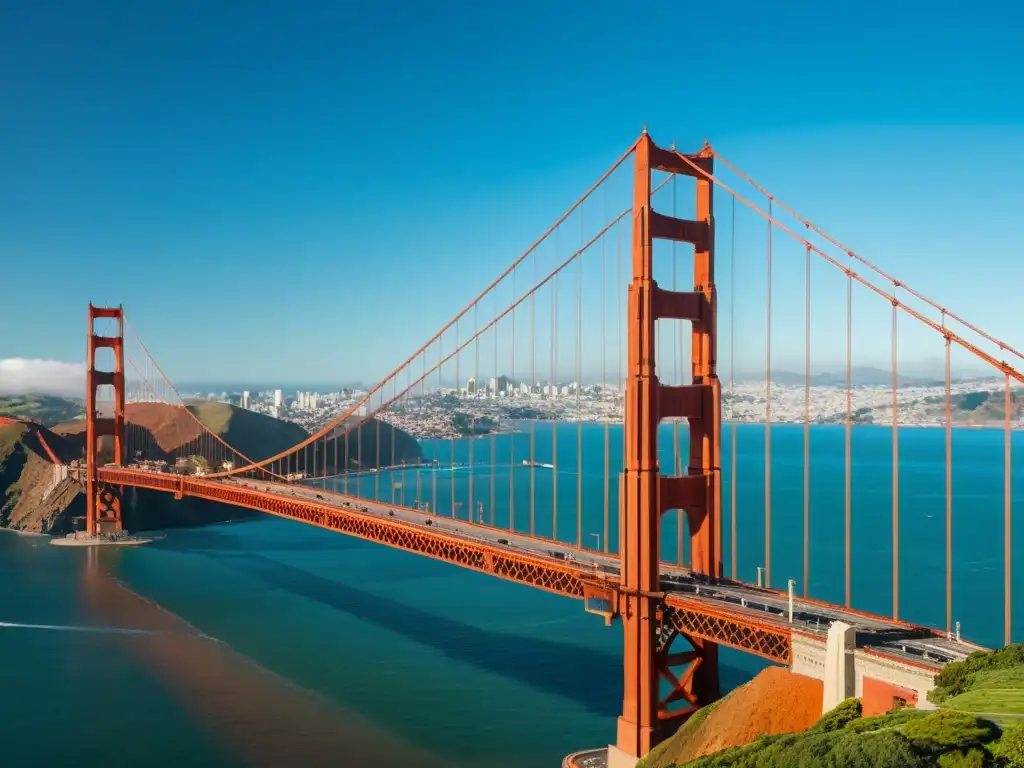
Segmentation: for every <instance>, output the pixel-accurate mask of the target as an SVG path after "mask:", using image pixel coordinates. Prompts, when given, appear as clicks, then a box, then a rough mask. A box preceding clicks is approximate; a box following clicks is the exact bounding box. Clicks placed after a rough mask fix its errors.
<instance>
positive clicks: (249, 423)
mask: <svg viewBox="0 0 1024 768" xmlns="http://www.w3.org/2000/svg"><path fill="white" fill-rule="evenodd" d="M188 410H189V411H190V412H191V413H192V414H193V415H194V416H195V417H196V418H197V419H199V421H201V422H202V423H203V425H204V426H205V427H206V428H207V429H209V430H210V431H212V432H215V433H216V434H218V435H220V436H221V437H222V438H223V439H224V441H225V442H226V443H227V444H228V445H230V446H232V447H234V448H236V449H237V450H239V451H241V452H242V453H244V454H245V455H246V456H248V457H249V458H250V459H252V460H254V461H260V460H262V459H265V458H267V457H268V456H273V455H275V454H277V453H280V452H281V451H284V450H287V449H288V448H291V447H292V446H293V445H296V444H297V443H300V442H302V441H303V440H305V439H306V438H307V437H309V433H307V432H306V430H304V429H303V428H302V427H300V426H299V425H297V424H293V423H291V422H288V421H282V420H281V419H275V418H273V417H271V416H267V415H265V414H262V413H256V412H255V411H248V410H245V409H243V408H238V407H237V406H234V405H228V404H227V403H217V402H212V401H201V402H196V403H192V404H190V405H188ZM125 416H126V418H127V420H128V425H127V427H126V429H128V430H129V431H131V432H133V433H134V434H133V439H132V440H131V442H132V443H134V444H138V445H142V444H145V443H149V444H152V445H154V446H155V447H156V450H155V451H152V452H151V455H150V456H148V457H147V458H151V459H167V460H169V461H173V460H174V459H176V458H177V457H178V456H181V455H187V454H189V453H192V452H194V448H193V445H192V443H193V441H194V440H195V439H196V438H197V437H198V436H199V434H200V432H201V431H202V430H201V429H200V427H199V425H198V424H197V423H196V421H195V419H193V418H192V417H190V416H189V415H188V414H187V413H185V412H184V410H183V409H182V408H181V407H180V406H178V407H175V406H170V405H165V404H163V403H129V404H128V405H127V406H125ZM84 430H85V422H84V421H73V422H69V423H65V424H58V425H57V426H55V427H54V431H55V432H57V433H59V434H62V435H65V436H67V437H68V439H69V440H70V441H71V442H72V444H73V445H77V446H78V447H79V451H80V452H81V451H84V447H85V440H84ZM378 431H379V433H380V452H379V454H378V451H377V434H378ZM144 438H148V439H144ZM392 440H394V456H395V460H396V462H400V461H401V460H402V459H404V460H405V461H407V462H414V461H417V460H419V458H420V456H421V455H422V454H421V451H420V445H419V443H418V442H417V441H416V439H415V438H413V437H412V436H411V435H409V434H408V433H407V432H404V431H402V430H401V429H395V428H394V427H392V426H391V425H390V424H387V423H386V422H378V421H377V420H375V419H371V420H370V421H367V422H366V423H364V424H362V425H361V426H360V428H359V429H358V430H356V431H354V432H353V433H352V434H350V435H349V436H348V441H349V447H348V452H347V454H346V451H345V440H344V439H342V438H339V439H338V440H337V450H338V461H337V465H335V461H334V444H335V441H334V440H333V439H332V440H328V442H327V466H328V468H329V469H333V468H334V467H335V466H337V467H338V468H339V471H340V470H343V469H344V464H345V457H346V455H347V456H348V459H349V465H350V466H351V467H352V468H353V469H356V468H359V467H364V468H365V467H376V466H377V459H378V455H379V458H380V464H381V465H387V464H390V463H391V457H392ZM107 443H109V441H107ZM104 445H105V444H104V442H103V441H101V449H102V446H104ZM320 445H321V446H322V444H320ZM108 449H109V446H108ZM321 450H322V449H321ZM360 450H361V451H362V456H360ZM307 453H308V454H309V455H308V460H309V462H310V463H312V461H313V452H312V450H310V451H308V452H307ZM306 458H307V457H306V456H304V455H303V454H302V452H300V454H299V456H298V457H297V460H296V461H297V464H293V469H294V470H295V471H306V470H307V468H306V467H305V466H304V462H305V460H306ZM323 461H324V457H323V453H322V452H318V453H317V456H316V462H317V465H318V468H319V469H320V470H322V469H323ZM309 469H310V470H312V467H310V468H309Z"/></svg>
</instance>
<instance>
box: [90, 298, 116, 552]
mask: <svg viewBox="0 0 1024 768" xmlns="http://www.w3.org/2000/svg"><path fill="white" fill-rule="evenodd" d="M101 318H110V319H111V320H116V321H117V330H116V335H115V336H105V335H104V336H99V335H97V334H96V320H98V319H101ZM88 322H89V328H88V334H87V336H86V350H87V358H86V361H87V362H86V365H87V367H86V374H85V388H86V392H85V461H86V489H85V494H86V495H85V498H86V501H85V505H86V516H85V521H86V522H85V528H86V532H87V533H88V534H90V535H93V534H95V533H96V532H97V531H102V532H103V533H113V532H120V530H121V489H120V488H119V487H118V486H117V485H109V484H105V483H101V482H99V481H98V480H97V478H96V472H97V469H98V467H99V462H98V459H97V453H98V450H97V449H98V445H97V441H98V440H99V438H101V437H105V436H109V437H111V438H113V440H112V446H111V447H112V450H113V456H112V462H113V463H114V464H123V463H124V434H125V431H124V395H125V392H124V313H123V312H122V310H121V307H94V306H93V305H92V304H90V305H89V315H88ZM104 347H106V348H109V349H110V350H111V351H112V352H113V357H114V370H112V371H100V370H97V369H96V350H97V349H100V348H104ZM101 386H110V387H111V388H112V389H113V392H114V401H113V403H112V409H113V413H112V414H111V415H110V416H109V417H101V416H100V415H99V413H98V409H97V404H96V395H97V390H98V389H99V387H101Z"/></svg>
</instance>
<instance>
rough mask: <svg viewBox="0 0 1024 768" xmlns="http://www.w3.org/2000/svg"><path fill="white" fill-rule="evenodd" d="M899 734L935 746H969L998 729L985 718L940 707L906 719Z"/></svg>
mask: <svg viewBox="0 0 1024 768" xmlns="http://www.w3.org/2000/svg"><path fill="white" fill-rule="evenodd" d="M902 730H903V735H904V736H906V737H907V738H908V739H910V740H912V741H915V742H925V743H927V744H929V745H934V746H935V747H947V748H949V747H953V748H960V747H971V746H976V745H979V744H985V743H987V742H989V741H992V740H993V739H995V738H996V737H997V736H998V735H999V730H998V729H997V728H996V727H995V725H993V724H992V723H990V722H988V721H987V720H979V719H978V718H977V717H975V716H974V715H972V714H970V713H968V712H958V711H957V710H955V709H940V710H938V711H937V712H930V713H928V715H926V716H925V717H920V718H917V719H916V720H911V721H910V722H909V723H906V724H905V725H904V726H903V728H902Z"/></svg>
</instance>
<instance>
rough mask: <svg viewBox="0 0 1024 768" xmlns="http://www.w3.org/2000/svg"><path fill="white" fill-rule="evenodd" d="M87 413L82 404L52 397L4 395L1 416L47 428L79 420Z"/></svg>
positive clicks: (1, 401)
mask: <svg viewBox="0 0 1024 768" xmlns="http://www.w3.org/2000/svg"><path fill="white" fill-rule="evenodd" d="M84 413H85V408H84V407H83V406H82V404H81V403H78V402H75V401H73V400H67V399H65V398H63V397H53V396H51V395H2V396H0V416H11V417H14V418H20V419H33V420H35V421H38V422H39V423H40V424H42V425H43V426H45V427H52V426H53V425H54V424H59V423H60V422H62V421H69V420H71V419H77V418H79V417H81V416H82V415H83V414H84Z"/></svg>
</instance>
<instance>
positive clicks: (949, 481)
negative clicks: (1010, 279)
mask: <svg viewBox="0 0 1024 768" xmlns="http://www.w3.org/2000/svg"><path fill="white" fill-rule="evenodd" d="M942 325H943V327H945V325H946V313H945V312H943V313H942ZM949 352H950V338H949V336H947V337H946V420H945V421H946V425H945V426H946V634H947V635H948V634H950V633H952V632H953V397H952V392H951V386H950V384H951V380H950V379H951V377H950V366H949Z"/></svg>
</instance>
